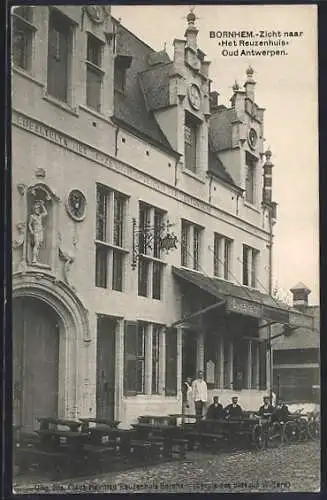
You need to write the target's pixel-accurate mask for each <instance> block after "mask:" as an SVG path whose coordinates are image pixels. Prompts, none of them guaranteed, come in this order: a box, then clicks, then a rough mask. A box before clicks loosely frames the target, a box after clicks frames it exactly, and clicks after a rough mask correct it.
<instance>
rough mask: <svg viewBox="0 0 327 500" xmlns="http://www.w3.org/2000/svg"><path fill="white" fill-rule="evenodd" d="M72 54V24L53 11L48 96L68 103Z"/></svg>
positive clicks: (50, 23) (49, 43) (49, 49)
mask: <svg viewBox="0 0 327 500" xmlns="http://www.w3.org/2000/svg"><path fill="white" fill-rule="evenodd" d="M71 54H72V24H71V23H70V22H69V20H68V19H67V18H66V17H65V16H64V15H63V14H61V13H60V12H57V11H55V10H52V11H51V12H50V20H49V42H48V94H50V95H52V96H53V97H55V98H57V99H59V100H61V101H64V102H68V101H69V86H70V72H71Z"/></svg>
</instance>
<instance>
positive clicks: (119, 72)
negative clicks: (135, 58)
mask: <svg viewBox="0 0 327 500" xmlns="http://www.w3.org/2000/svg"><path fill="white" fill-rule="evenodd" d="M131 63H132V57H131V56H124V55H122V54H118V55H117V56H116V58H115V67H114V88H115V90H119V92H125V89H126V72H127V69H128V68H129V67H130V65H131Z"/></svg>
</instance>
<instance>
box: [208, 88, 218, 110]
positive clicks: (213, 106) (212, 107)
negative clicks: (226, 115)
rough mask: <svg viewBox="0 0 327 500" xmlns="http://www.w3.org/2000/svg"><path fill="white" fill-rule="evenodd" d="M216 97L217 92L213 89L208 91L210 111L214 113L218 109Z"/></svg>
mask: <svg viewBox="0 0 327 500" xmlns="http://www.w3.org/2000/svg"><path fill="white" fill-rule="evenodd" d="M218 97H219V94H218V92H216V91H215V90H213V91H212V92H210V113H214V112H215V111H217V110H218Z"/></svg>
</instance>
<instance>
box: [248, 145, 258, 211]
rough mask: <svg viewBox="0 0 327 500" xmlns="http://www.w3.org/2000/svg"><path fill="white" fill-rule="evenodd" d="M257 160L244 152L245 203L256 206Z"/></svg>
mask: <svg viewBox="0 0 327 500" xmlns="http://www.w3.org/2000/svg"><path fill="white" fill-rule="evenodd" d="M257 163H258V160H257V158H256V157H255V156H253V155H252V154H251V153H249V152H248V151H246V152H245V201H246V203H249V204H250V205H255V204H256V171H257Z"/></svg>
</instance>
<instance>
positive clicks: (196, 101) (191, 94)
mask: <svg viewBox="0 0 327 500" xmlns="http://www.w3.org/2000/svg"><path fill="white" fill-rule="evenodd" d="M188 98H189V101H190V104H191V106H192V108H194V109H195V110H197V111H198V110H199V109H200V106H201V91H200V89H199V87H198V86H197V85H195V84H194V83H192V84H191V85H190V86H189V88H188Z"/></svg>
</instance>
